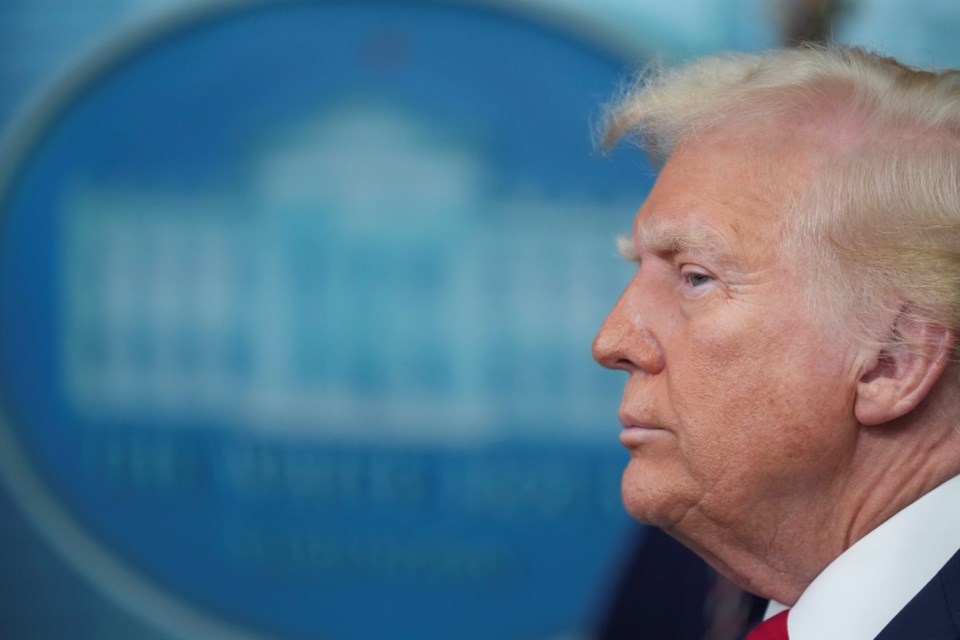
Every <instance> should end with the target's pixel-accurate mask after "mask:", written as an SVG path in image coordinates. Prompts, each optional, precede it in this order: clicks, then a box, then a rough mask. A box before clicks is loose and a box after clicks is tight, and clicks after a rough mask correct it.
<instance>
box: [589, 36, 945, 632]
mask: <svg viewBox="0 0 960 640" xmlns="http://www.w3.org/2000/svg"><path fill="white" fill-rule="evenodd" d="M609 114H610V115H609V119H608V126H607V129H606V135H605V142H606V143H608V144H613V143H615V142H616V141H617V140H618V139H620V138H621V137H623V136H625V135H631V136H635V137H637V138H638V139H640V140H641V141H642V144H644V146H645V147H646V148H647V149H648V150H649V151H650V152H652V153H653V154H655V155H657V156H659V157H661V158H666V163H665V165H664V166H663V169H662V171H661V173H660V175H659V178H658V180H657V182H656V184H655V186H654V188H653V190H652V191H651V193H650V196H649V198H648V199H647V200H646V202H645V203H644V204H643V206H642V207H641V208H640V210H639V212H638V214H637V216H636V220H635V223H634V227H633V233H632V237H631V238H629V239H626V240H624V241H622V242H621V251H622V253H624V255H625V256H626V257H627V258H629V259H630V260H633V261H636V263H637V271H636V274H635V276H634V277H633V279H632V281H631V282H630V283H629V285H628V286H627V289H626V290H625V291H624V293H623V295H622V296H621V298H620V300H619V301H618V302H617V304H616V306H615V307H614V309H613V310H612V311H611V313H610V315H609V316H608V317H607V319H606V321H605V322H604V324H603V326H602V328H601V329H600V332H599V333H598V335H597V337H596V340H595V342H594V346H593V350H594V357H595V358H596V359H597V361H599V362H600V363H601V364H602V365H604V366H606V367H610V368H613V369H621V370H624V371H626V372H627V374H628V378H627V382H626V387H625V390H624V394H623V402H622V404H621V407H620V420H621V422H622V424H623V430H622V432H621V436H620V438H621V441H622V443H623V444H624V445H625V446H626V447H627V449H628V450H629V452H630V461H629V463H628V466H627V469H626V471H625V473H624V477H623V499H624V503H625V505H626V507H627V510H628V511H629V512H630V513H631V514H632V515H633V516H634V517H635V518H637V519H638V520H640V521H641V522H644V523H648V524H651V525H656V526H658V527H661V528H663V529H664V530H665V531H666V532H667V533H669V534H670V535H672V536H673V537H675V538H677V539H678V540H680V541H681V542H682V543H684V544H685V545H687V546H689V547H690V548H691V549H693V550H694V551H695V552H697V553H698V554H699V555H700V556H701V557H703V558H704V559H705V560H706V561H707V562H709V563H710V564H711V565H712V566H713V567H714V568H716V569H717V570H718V571H719V572H720V573H722V574H723V575H725V576H726V577H728V578H730V579H731V580H733V581H734V582H735V583H737V584H738V585H740V586H741V587H743V588H744V589H746V590H748V591H750V592H753V593H756V594H758V595H761V596H763V597H766V598H770V599H771V605H770V607H769V608H768V612H767V616H768V618H772V620H769V621H768V622H766V623H764V625H761V626H766V628H767V629H771V628H775V627H777V626H778V625H779V626H782V627H785V628H788V630H789V634H790V636H789V637H790V638H791V640H829V639H831V638H836V639H838V640H839V639H842V640H858V639H861V638H862V639H867V638H874V637H877V638H882V639H884V640H890V639H892V638H909V639H911V640H918V639H922V640H928V639H941V638H960V556H955V555H954V554H955V553H956V552H957V550H958V549H960V478H958V475H960V432H958V429H960V365H958V364H957V359H956V356H957V349H958V344H960V343H958V340H957V335H958V330H960V75H958V72H949V73H941V74H934V73H927V72H923V71H917V70H913V69H910V68H908V67H906V66H903V65H901V64H899V63H897V62H896V61H894V60H892V59H884V58H880V57H878V56H875V55H872V54H870V53H867V52H864V51H862V50H858V49H845V48H826V49H824V48H802V49H795V50H785V51H777V52H771V53H769V54H764V55H758V56H754V55H736V56H728V57H721V58H712V59H706V60H702V61H700V62H696V63H694V64H692V65H690V66H688V67H685V68H682V69H680V70H677V71H670V72H660V73H659V74H657V75H655V77H649V78H647V79H645V81H644V82H643V83H642V84H639V85H638V88H636V89H634V90H633V91H631V92H630V93H629V94H628V95H626V96H625V97H624V98H623V99H622V100H620V101H619V102H618V104H616V105H615V106H613V107H612V108H611V110H610V112H609ZM781 610H788V613H787V614H786V615H779V616H774V614H776V613H779V612H780V611H781ZM784 620H785V621H786V624H783V623H784ZM754 633H755V634H759V633H764V632H761V631H756V632H754ZM751 637H754V636H751ZM755 637H761V636H759V635H757V636H755ZM769 637H786V636H778V635H773V636H769Z"/></svg>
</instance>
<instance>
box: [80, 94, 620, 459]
mask: <svg viewBox="0 0 960 640" xmlns="http://www.w3.org/2000/svg"><path fill="white" fill-rule="evenodd" d="M254 155H255V157H256V161H254V162H252V163H251V165H250V171H249V174H250V179H249V183H248V184H247V185H245V189H244V192H243V193H239V194H238V193H232V192H224V193H221V194H217V193H212V192H207V193H205V194H203V195H196V194H191V193H169V194H167V193H160V194H158V193H156V192H150V193H145V192H142V191H135V190H133V189H129V188H126V189H125V188H122V187H117V186H104V185H95V186H94V185H78V186H77V187H76V188H75V190H74V192H73V193H72V194H71V197H70V198H69V199H68V200H67V201H66V203H65V204H64V207H63V221H62V231H63V233H62V241H63V254H62V255H63V267H62V274H63V277H62V281H63V288H62V291H63V296H62V301H63V313H62V314H61V315H62V317H63V329H62V339H63V353H64V363H65V366H64V371H65V379H64V384H65V387H66V392H67V397H68V398H69V399H70V401H71V402H72V403H73V406H74V407H75V409H76V410H77V411H79V412H81V413H83V414H85V415H90V416H95V417H98V418H102V419H106V420H131V421H133V422H138V421H144V420H145V421H148V422H149V421H151V420H156V421H159V422H161V423H162V424H165V425H166V424H169V425H172V426H171V428H175V425H178V424H180V425H198V424H199V425H209V426H228V427H230V428H235V429H244V430H256V431H262V432H265V433H270V434H276V435H282V434H287V433H289V434H295V435H296V436H297V437H302V436H304V435H306V434H312V435H313V436H315V437H318V438H325V437H329V438H337V439H340V440H343V439H346V440H354V439H355V440H359V441H370V442H390V443H399V442H431V443H441V444H443V443H447V444H458V443H473V442H477V441H478V440H481V441H482V440H485V439H496V438H500V437H504V436H510V437H516V436H518V435H520V436H521V437H523V436H525V435H529V436H531V437H536V436H537V435H538V434H537V432H538V431H539V430H544V431H545V432H548V433H549V434H551V437H559V438H564V439H583V438H587V439H589V438H592V437H596V436H597V433H596V432H597V428H596V425H595V424H592V423H591V416H595V415H596V402H597V394H598V393H600V394H603V395H602V396H601V397H602V398H604V399H606V400H608V401H609V402H605V404H606V406H607V408H611V407H613V406H615V404H611V403H615V402H616V397H617V395H612V396H611V395H610V392H609V389H610V385H611V383H612V381H611V380H610V379H609V374H604V373H603V372H601V371H599V370H597V371H594V369H595V367H593V366H591V365H590V364H589V343H590V338H591V337H592V335H593V333H594V332H595V331H596V329H597V325H598V322H599V319H600V318H602V316H603V314H604V312H605V310H606V309H608V308H609V307H610V305H612V303H613V301H614V299H615V295H616V292H617V291H618V290H619V288H620V287H622V286H623V284H625V282H626V280H627V278H628V277H629V273H630V269H629V267H628V266H618V265H617V264H616V261H615V259H613V258H612V257H611V256H612V254H613V251H612V248H611V247H612V240H613V237H612V235H613V233H612V231H611V232H610V233H607V231H606V229H607V228H609V224H608V223H605V222H603V221H605V220H606V221H609V220H611V219H613V218H616V219H617V220H618V221H619V222H620V223H621V224H623V225H627V224H628V222H629V218H630V212H632V211H633V210H634V208H635V207H636V206H637V204H638V203H637V202H636V201H635V200H633V201H631V200H629V199H626V198H624V199H623V200H622V201H621V202H620V203H606V204H597V203H594V202H591V201H589V200H587V199H586V198H581V199H579V200H578V199H577V198H569V199H567V200H565V201H557V200H556V199H550V198H546V197H544V196H542V195H541V194H538V193H536V192H535V191H533V190H531V191H530V192H529V193H513V194H510V195H509V196H504V195H497V194H496V193H495V191H494V190H492V189H491V188H490V186H489V184H488V175H487V173H486V170H485V166H484V163H483V162H482V160H481V155H480V153H479V152H478V150H477V149H476V148H475V145H474V143H473V142H472V141H471V140H470V139H469V138H468V137H467V136H460V137H457V136H456V135H450V134H447V133H444V134H443V135H441V134H439V133H438V132H437V130H436V129H434V128H431V127H427V126H425V125H423V124H421V123H419V122H417V121H416V120H414V119H412V118H410V117H409V116H407V115H406V114H404V113H402V112H399V111H397V110H395V109H393V108H390V107H382V106H377V105H364V104H360V105H357V104H345V105H343V106H342V107H341V108H339V109H335V110H332V111H328V112H326V113H324V114H322V115H321V116H319V117H317V118H316V119H315V120H313V121H312V122H307V123H302V124H300V125H298V126H296V127H291V128H290V129H289V130H288V131H285V132H281V133H279V134H278V135H276V136H273V137H271V138H270V140H269V141H267V143H265V144H264V147H263V148H262V149H258V150H256V153H255V154H254ZM605 224H606V225H607V226H604V225H605ZM598 230H599V231H598ZM598 235H599V236H600V238H599V243H598V242H597V241H596V240H597V239H598ZM598 247H599V249H598ZM598 381H599V382H598ZM619 382H621V381H619V380H617V381H616V382H615V383H614V384H618V383H619ZM501 425H502V426H501ZM508 425H509V426H508ZM500 429H509V430H510V432H509V433H501V432H499V430H500ZM517 430H519V431H520V433H519V434H518V433H517V432H516V431H517Z"/></svg>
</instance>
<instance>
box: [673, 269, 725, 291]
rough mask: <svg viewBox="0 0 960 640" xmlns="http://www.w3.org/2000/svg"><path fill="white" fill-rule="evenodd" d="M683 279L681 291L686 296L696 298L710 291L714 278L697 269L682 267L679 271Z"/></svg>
mask: <svg viewBox="0 0 960 640" xmlns="http://www.w3.org/2000/svg"><path fill="white" fill-rule="evenodd" d="M680 275H681V277H682V279H683V290H684V291H685V292H686V295H688V296H691V297H696V296H699V295H701V294H704V293H706V292H707V291H710V290H711V289H712V287H711V286H710V285H711V284H712V283H713V282H715V280H716V279H715V278H714V277H713V276H712V275H710V274H709V273H707V272H706V271H704V270H703V269H701V268H699V267H694V266H688V265H684V266H683V267H682V268H681V269H680Z"/></svg>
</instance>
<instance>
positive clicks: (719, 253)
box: [616, 221, 731, 262]
mask: <svg viewBox="0 0 960 640" xmlns="http://www.w3.org/2000/svg"><path fill="white" fill-rule="evenodd" d="M637 236H638V240H639V243H640V246H642V247H645V248H647V249H648V250H650V251H651V252H653V253H659V254H677V253H681V252H685V251H697V252H698V253H705V254H707V255H708V256H711V257H714V258H716V259H723V258H726V257H728V256H729V255H730V253H731V251H730V244H729V243H728V242H727V241H726V240H725V239H724V238H723V236H721V235H720V234H719V233H718V232H717V231H716V230H715V229H713V228H712V227H710V226H708V225H704V224H695V223H694V224H691V223H689V222H679V221H664V222H661V223H657V224H652V225H644V226H640V227H639V228H638V229H637ZM616 242H617V252H618V253H619V254H620V255H621V256H622V257H623V259H624V260H627V261H629V262H639V260H640V250H639V249H638V247H637V244H636V243H635V242H634V241H633V240H632V238H631V237H630V236H628V235H626V234H622V235H620V236H618V237H617V241H616Z"/></svg>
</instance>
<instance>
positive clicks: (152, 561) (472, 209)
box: [0, 0, 653, 640]
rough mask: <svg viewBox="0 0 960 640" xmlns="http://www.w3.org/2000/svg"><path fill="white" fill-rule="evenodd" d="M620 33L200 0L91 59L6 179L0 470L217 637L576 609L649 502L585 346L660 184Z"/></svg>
mask: <svg viewBox="0 0 960 640" xmlns="http://www.w3.org/2000/svg"><path fill="white" fill-rule="evenodd" d="M623 74H624V66H623V63H622V61H621V58H620V57H618V55H616V53H614V52H612V51H611V50H608V49H607V48H605V47H603V46H602V45H600V44H598V43H596V42H594V41H592V40H590V39H588V38H586V37H580V36H576V35H574V34H573V33H572V32H571V31H569V30H565V29H562V28H560V27H558V26H556V24H554V23H551V22H550V21H548V20H546V19H543V20H535V19H534V18H532V17H531V16H529V15H521V14H519V13H515V12H513V11H507V10H502V9H498V8H493V7H486V6H480V5H473V4H466V3H449V4H448V3H439V2H429V1H422V2H416V1H401V2H375V1H369V2H366V1H364V2H349V3H348V2H308V1H296V0H290V1H282V2H271V3H243V4H237V5H228V6H226V7H221V8H219V9H217V10H215V11H207V12H204V13H202V14H191V15H190V16H189V17H187V18H183V19H180V20H177V21H174V22H171V23H168V24H166V25H164V26H163V27H162V28H159V29H156V30H153V31H151V32H150V33H149V34H146V35H144V34H140V36H139V37H137V38H135V39H131V40H129V41H126V42H124V43H122V44H121V45H119V46H117V47H116V48H114V49H113V50H111V51H110V52H109V53H108V54H106V55H104V56H102V57H100V58H98V59H97V60H96V61H94V62H93V63H91V64H89V65H87V66H86V67H85V68H84V70H83V72H82V73H81V74H80V75H74V76H71V79H70V81H69V82H67V83H65V84H64V85H63V86H62V87H61V90H60V91H59V92H57V93H56V95H54V96H52V97H51V99H50V100H48V102H47V104H46V107H45V109H43V110H42V111H41V112H39V113H37V114H35V116H34V117H33V118H32V119H31V120H30V121H29V122H26V123H25V124H24V126H23V127H22V128H21V130H20V133H21V135H20V136H19V137H18V138H17V139H15V140H14V141H12V143H11V144H10V145H8V147H7V149H6V156H5V158H4V162H5V164H4V165H3V170H4V173H3V174H2V176H0V178H2V180H3V182H2V184H0V189H2V191H0V392H2V409H3V413H2V426H0V452H2V453H0V466H2V470H3V476H4V478H5V479H6V481H7V482H8V484H9V485H10V486H11V488H12V490H13V492H14V494H15V495H16V496H17V497H18V498H19V499H20V502H21V504H22V506H23V507H24V509H25V510H26V511H27V512H28V514H29V515H30V517H31V519H32V520H33V521H34V522H35V524H37V526H38V527H40V528H41V529H42V530H43V531H44V532H45V534H46V536H47V538H48V539H49V542H50V544H52V545H53V546H55V547H56V548H57V549H59V550H60V551H61V552H63V554H64V555H65V556H66V557H68V558H69V559H70V560H71V562H73V563H74V564H75V565H76V566H78V567H80V568H81V569H82V570H83V571H84V573H85V574H86V575H88V576H89V578H90V579H91V580H92V581H94V582H95V583H96V584H98V585H99V586H100V587H101V588H102V589H104V590H105V591H107V592H109V593H110V594H111V595H113V597H115V598H117V599H118V600H119V601H121V602H123V603H124V604H125V605H126V606H129V607H131V608H133V609H135V610H137V611H138V612H140V613H141V614H143V615H144V616H146V617H147V618H148V619H150V620H151V621H152V622H153V623H154V624H156V625H158V627H160V628H162V629H165V630H167V631H169V632H171V633H174V634H178V635H187V636H196V637H218V638H220V637H238V638H239V637H251V638H261V637H276V638H324V639H333V640H339V639H350V640H354V639H357V640H367V639H374V638H417V639H419V640H434V639H436V640H439V639H444V638H457V639H458V640H471V639H477V640H489V639H490V638H497V639H501V640H510V639H518V640H519V639H545V640H549V639H553V638H561V637H565V638H566V637H577V636H578V635H579V634H584V633H586V632H587V631H588V630H589V628H590V626H591V625H592V624H593V622H594V621H595V618H596V616H597V615H598V614H599V613H600V611H599V606H600V605H601V604H602V602H603V598H604V596H605V595H606V594H607V590H608V589H609V588H610V587H611V585H612V583H613V581H614V580H615V578H616V576H617V569H618V564H619V562H620V561H621V557H620V555H619V554H620V553H621V552H622V550H623V545H624V544H625V543H626V542H627V538H628V534H630V533H632V529H631V524H630V522H629V521H628V519H627V517H626V516H625V515H624V514H623V513H622V508H621V506H620V501H619V476H620V473H621V470H622V467H623V464H624V462H625V459H626V456H625V454H624V453H623V451H622V449H621V448H620V446H619V444H618V443H617V441H616V433H617V429H618V427H617V424H616V417H615V414H616V407H617V405H618V403H619V393H620V384H619V381H618V380H613V379H611V378H612V376H609V374H605V373H604V372H603V371H601V370H600V369H599V367H597V366H596V365H595V364H594V363H593V362H592V361H591V359H590V352H589V346H590V341H591V338H592V335H593V333H594V332H595V331H596V329H597V328H598V327H599V324H600V321H601V319H602V317H603V315H604V314H605V312H606V311H607V310H608V309H609V308H610V307H611V305H612V304H613V302H614V301H615V298H616V296H617V295H618V293H619V290H620V288H621V287H622V286H623V285H624V284H625V282H626V280H627V278H628V277H629V271H630V268H629V267H628V266H626V265H623V264H619V263H618V261H617V259H616V257H615V256H614V252H613V249H612V246H613V243H612V240H613V237H614V236H615V235H616V234H617V233H620V232H624V231H627V230H628V228H627V225H628V224H629V220H630V216H631V213H632V211H633V210H634V209H635V208H636V207H637V206H638V205H639V203H640V202H641V200H642V199H643V197H644V195H645V194H646V192H647V191H648V189H649V187H650V184H651V182H652V173H653V172H652V170H651V169H650V168H649V167H647V166H646V164H645V160H644V159H643V158H642V156H641V155H640V154H639V152H637V153H636V154H631V153H623V154H618V156H617V157H616V158H603V157H601V156H599V155H598V154H597V153H595V152H594V150H593V149H592V146H591V136H590V128H589V127H590V119H591V117H593V116H595V115H596V113H597V105H598V104H600V103H601V102H602V101H603V100H604V99H605V98H606V97H607V96H608V95H609V94H610V93H611V92H612V91H613V90H614V89H615V87H616V85H617V83H618V81H619V80H620V79H621V77H622V75H623Z"/></svg>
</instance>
